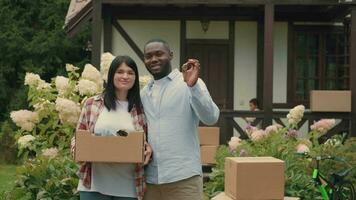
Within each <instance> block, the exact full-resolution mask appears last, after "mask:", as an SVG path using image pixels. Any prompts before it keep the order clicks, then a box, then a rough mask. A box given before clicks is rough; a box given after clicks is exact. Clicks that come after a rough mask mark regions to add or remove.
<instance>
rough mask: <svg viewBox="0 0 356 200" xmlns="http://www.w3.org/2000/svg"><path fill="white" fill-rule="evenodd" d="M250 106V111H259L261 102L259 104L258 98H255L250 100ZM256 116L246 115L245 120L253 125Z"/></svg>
mask: <svg viewBox="0 0 356 200" xmlns="http://www.w3.org/2000/svg"><path fill="white" fill-rule="evenodd" d="M249 107H250V111H259V110H260V109H259V104H258V100H257V99H256V98H253V99H251V100H250V101H249ZM255 119H256V118H254V117H246V118H244V120H245V121H246V122H247V123H248V124H249V125H251V124H252V123H253V122H254V121H255Z"/></svg>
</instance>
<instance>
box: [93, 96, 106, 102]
mask: <svg viewBox="0 0 356 200" xmlns="http://www.w3.org/2000/svg"><path fill="white" fill-rule="evenodd" d="M99 100H100V101H104V95H103V94H99V95H96V96H94V101H99Z"/></svg>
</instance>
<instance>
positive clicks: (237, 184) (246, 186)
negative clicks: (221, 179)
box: [225, 157, 284, 200]
mask: <svg viewBox="0 0 356 200" xmlns="http://www.w3.org/2000/svg"><path fill="white" fill-rule="evenodd" d="M225 193H226V194H227V195H228V196H229V197H231V198H233V199H234V200H257V199H258V200H264V199H266V200H267V199H279V200H282V199H283V198H284V161H282V160H279V159H276V158H272V157H230V158H226V159H225Z"/></svg>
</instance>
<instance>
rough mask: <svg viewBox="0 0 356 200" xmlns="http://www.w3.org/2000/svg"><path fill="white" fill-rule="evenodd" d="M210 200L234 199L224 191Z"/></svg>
mask: <svg viewBox="0 0 356 200" xmlns="http://www.w3.org/2000/svg"><path fill="white" fill-rule="evenodd" d="M211 200H234V199H232V198H230V197H229V196H227V195H226V194H225V192H221V193H219V194H218V195H216V196H215V197H213V198H212V199H211ZM283 200H300V198H298V197H284V199H283Z"/></svg>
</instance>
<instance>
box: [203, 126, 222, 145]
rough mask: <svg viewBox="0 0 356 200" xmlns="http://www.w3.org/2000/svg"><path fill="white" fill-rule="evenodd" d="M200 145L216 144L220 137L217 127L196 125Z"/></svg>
mask: <svg viewBox="0 0 356 200" xmlns="http://www.w3.org/2000/svg"><path fill="white" fill-rule="evenodd" d="M198 135H199V141H200V145H214V146H218V145H219V144H220V143H219V137H220V128H219V127H203V126H200V127H198Z"/></svg>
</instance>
